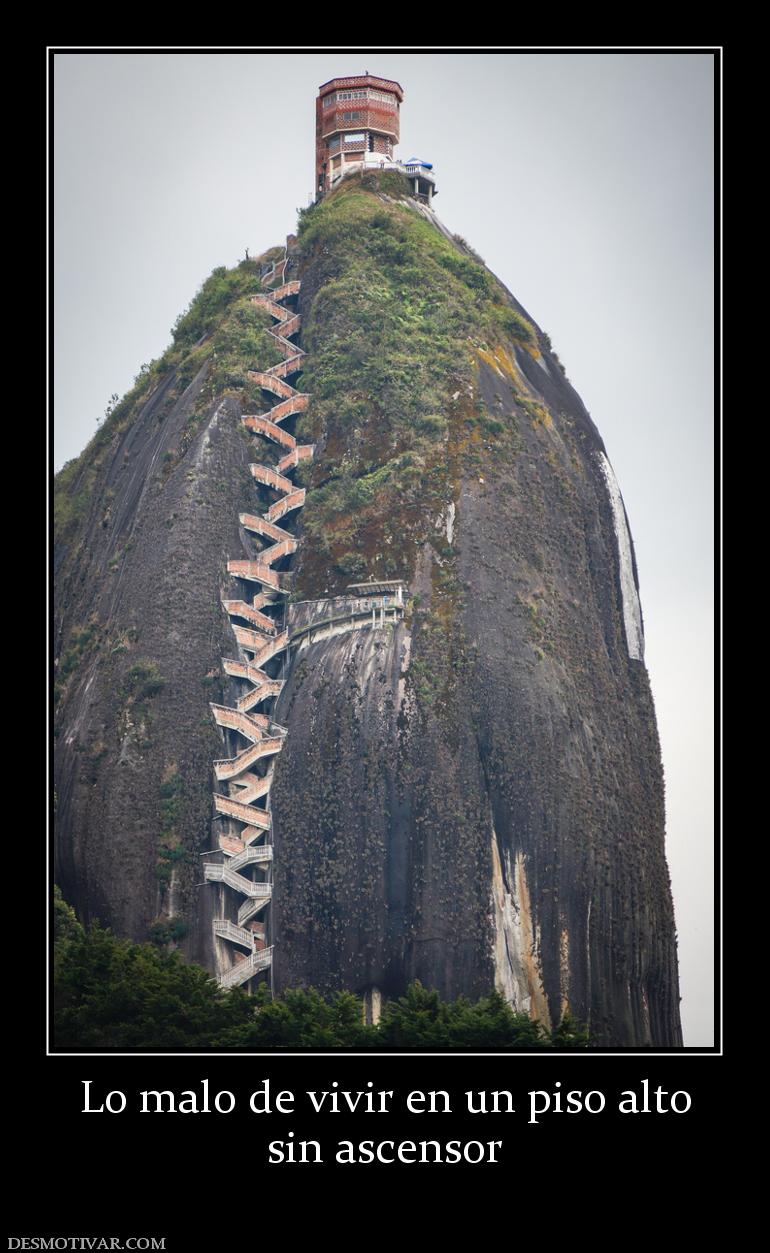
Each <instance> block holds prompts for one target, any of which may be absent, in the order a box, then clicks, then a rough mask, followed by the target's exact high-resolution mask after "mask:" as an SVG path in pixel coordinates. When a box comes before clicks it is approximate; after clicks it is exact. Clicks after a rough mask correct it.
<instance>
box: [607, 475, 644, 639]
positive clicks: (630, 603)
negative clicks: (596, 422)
mask: <svg viewBox="0 0 770 1253" xmlns="http://www.w3.org/2000/svg"><path fill="white" fill-rule="evenodd" d="M596 455H597V457H598V460H599V467H600V469H601V472H602V474H603V476H604V481H605V483H606V484H607V491H608V492H609V497H610V504H611V505H612V520H613V523H614V525H615V537H616V539H617V541H618V562H619V565H620V592H621V596H622V598H623V625H624V626H625V629H626V644H627V646H628V655H629V657H631V658H632V659H633V660H634V661H641V660H642V658H643V656H644V634H643V631H642V610H641V606H640V604H639V594H638V592H637V590H636V583H635V582H634V565H633V561H632V558H631V536H630V535H629V533H628V523H627V522H626V511H625V509H624V507H623V497H622V496H621V494H620V488H619V487H618V480H617V479H616V478H615V471H614V470H613V468H612V466H611V465H610V463H609V461H608V460H607V458H606V457H605V455H604V453H603V452H597V454H596Z"/></svg>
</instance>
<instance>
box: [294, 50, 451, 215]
mask: <svg viewBox="0 0 770 1253" xmlns="http://www.w3.org/2000/svg"><path fill="white" fill-rule="evenodd" d="M403 99H404V92H403V89H402V87H401V85H400V83H397V82H395V80H393V79H390V78H378V77H377V76H376V75H374V74H359V75H356V76H353V77H351V78H332V79H330V80H329V82H328V83H323V84H322V86H321V87H319V89H318V98H317V99H316V146H315V147H316V169H315V195H316V199H317V200H320V199H322V197H323V196H324V195H325V194H326V192H328V191H329V190H330V189H331V188H332V187H333V186H334V185H335V184H336V183H337V182H339V180H340V179H341V178H344V177H345V175H346V174H351V173H353V172H354V171H358V170H362V169H366V168H372V169H391V170H392V169H395V170H398V171H400V172H401V173H404V174H406V175H407V176H408V177H409V178H410V180H411V181H412V183H413V185H414V194H415V196H416V197H417V198H418V199H420V200H423V201H425V202H426V203H427V204H430V202H431V199H432V197H433V196H434V195H435V194H436V181H435V178H434V176H433V167H432V165H431V164H430V163H429V162H427V161H420V160H417V158H413V159H412V160H411V161H409V162H407V163H401V162H398V161H396V160H395V157H394V151H395V148H396V145H397V144H398V141H399V112H400V108H401V102H402V100H403Z"/></svg>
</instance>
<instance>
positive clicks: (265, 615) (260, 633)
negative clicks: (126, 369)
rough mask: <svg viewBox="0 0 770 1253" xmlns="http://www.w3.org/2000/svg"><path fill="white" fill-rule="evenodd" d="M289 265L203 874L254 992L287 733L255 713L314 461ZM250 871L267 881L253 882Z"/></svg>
mask: <svg viewBox="0 0 770 1253" xmlns="http://www.w3.org/2000/svg"><path fill="white" fill-rule="evenodd" d="M286 263H287V252H286V250H285V251H284V255H283V258H282V259H281V260H280V261H278V262H274V263H273V267H272V269H271V270H270V272H269V273H268V274H267V275H265V276H264V277H263V279H262V285H263V287H265V288H266V289H267V290H266V291H265V292H264V293H260V294H259V295H256V296H252V298H251V302H252V304H255V305H259V306H260V307H261V308H263V309H267V310H268V312H269V313H270V314H271V316H272V317H273V318H274V319H275V321H276V323H277V325H276V326H275V327H273V328H272V329H271V331H270V334H271V335H272V336H273V338H274V340H275V342H276V344H277V345H278V347H279V349H280V350H281V353H282V355H283V358H284V359H283V361H281V362H279V363H278V365H274V366H272V367H271V368H270V369H269V370H263V371H260V370H251V371H249V372H248V377H249V379H250V380H251V381H252V382H253V383H255V384H256V385H257V386H258V387H260V388H262V390H263V391H265V392H268V393H270V394H271V395H272V396H274V397H276V404H274V405H273V407H272V408H271V409H269V410H268V411H267V412H266V413H262V414H249V415H247V416H245V417H244V418H243V419H242V421H243V424H244V426H246V427H247V428H248V429H249V430H250V431H252V432H253V434H255V435H261V436H263V437H264V438H265V439H267V440H270V441H271V443H274V444H277V445H278V446H279V448H281V449H282V450H283V455H282V456H281V457H280V459H279V460H278V462H277V463H276V464H275V465H274V466H271V465H261V464H253V465H251V466H250V470H251V473H252V475H253V477H254V480H255V483H258V484H260V486H261V487H262V488H263V489H267V490H268V491H270V492H274V493H275V494H276V499H275V500H274V501H273V503H272V504H270V505H269V507H268V508H267V510H266V511H265V512H264V513H261V514H258V513H242V514H240V515H239V519H240V523H241V526H242V527H243V528H244V530H246V531H248V532H249V534H250V535H252V536H254V537H255V538H256V540H257V541H258V542H260V543H262V544H263V547H262V548H261V549H260V551H259V553H258V555H257V556H256V557H255V558H254V559H252V560H245V561H244V560H237V561H228V563H227V570H228V573H229V574H230V575H231V576H232V577H233V578H234V579H236V580H238V582H239V585H240V587H243V585H244V584H245V585H246V586H248V585H249V584H255V583H256V584H257V585H258V586H259V589H260V590H259V591H258V592H257V594H256V595H254V596H253V597H252V599H251V600H248V599H247V596H248V595H249V593H248V592H246V591H240V590H239V592H238V595H237V597H235V598H234V599H232V600H229V599H228V600H223V601H222V606H223V608H224V609H225V611H226V612H227V613H228V614H229V615H230V620H231V623H232V627H233V633H234V635H235V639H236V642H237V644H238V648H239V658H238V660H231V659H229V658H223V660H222V665H223V667H224V670H225V673H226V674H227V675H229V676H230V677H232V678H236V679H240V680H242V681H243V684H244V688H243V691H242V693H241V695H240V696H239V697H238V699H237V701H236V704H235V706H234V707H232V708H230V707H227V706H224V705H212V706H211V710H212V713H213V715H214V718H215V719H216V722H217V725H218V726H220V727H222V728H223V729H224V730H226V731H228V732H231V733H234V734H235V735H237V736H240V737H241V739H242V740H244V741H245V746H243V747H242V748H241V749H240V750H239V751H238V752H236V754H235V756H234V757H229V758H224V759H223V760H220V761H215V762H214V773H215V775H216V778H217V782H218V783H220V784H222V785H224V790H223V791H221V792H215V793H214V806H215V810H216V816H217V818H219V819H221V820H222V821H223V823H225V824H226V825H225V829H224V830H223V831H222V833H221V834H220V835H219V850H218V851H219V852H221V853H222V854H223V855H224V860H223V861H219V862H217V863H208V864H207V865H206V866H205V867H204V873H205V878H206V881H207V882H209V883H218V884H222V885H224V886H226V887H227V888H229V889H231V891H232V892H234V893H236V894H237V897H236V898H235V899H236V901H237V900H238V898H240V902H241V903H240V904H235V905H233V909H234V910H235V911H236V916H235V917H234V918H218V919H216V920H215V921H214V923H213V930H214V935H215V936H216V937H217V938H218V939H220V940H224V941H226V942H227V944H228V948H229V950H230V953H231V956H232V964H231V965H230V966H228V967H227V968H226V969H225V970H224V971H223V972H220V974H219V983H220V985H221V986H222V987H236V986H237V985H239V984H243V983H247V982H248V980H250V979H252V978H253V977H254V975H256V974H258V973H259V972H260V971H262V970H268V969H269V968H270V967H271V965H272V959H273V949H272V946H270V947H265V923H264V922H260V921H257V919H258V918H259V915H262V916H263V917H265V916H266V914H267V912H268V907H269V905H270V900H271V897H272V863H273V848H272V839H271V834H272V819H271V815H270V785H271V782H272V776H273V761H274V758H275V755H276V754H277V753H280V751H281V749H282V748H283V745H284V742H285V738H286V728H285V727H281V726H279V725H278V724H277V723H275V722H274V721H273V720H272V718H271V716H270V713H269V712H264V711H263V712H261V713H254V712H252V711H253V710H256V709H257V708H258V707H259V706H262V707H263V708H266V709H267V710H270V709H272V707H273V702H274V701H275V700H276V698H277V697H278V695H279V694H280V692H281V689H282V688H283V680H282V679H281V678H280V677H278V676H276V675H271V674H270V673H269V672H268V670H267V669H265V668H264V667H267V666H269V665H270V663H271V662H272V661H273V659H274V658H275V657H277V656H279V655H280V654H281V653H282V652H283V651H284V650H285V649H286V647H287V645H288V642H289V636H288V632H286V631H279V630H278V627H277V624H276V622H275V620H274V619H273V618H272V617H271V616H270V615H271V614H272V613H274V612H275V611H276V610H281V609H282V603H283V602H282V599H281V598H282V597H283V596H284V595H285V594H286V592H285V589H284V588H283V587H282V586H281V575H280V573H279V572H278V571H276V570H274V569H273V566H274V565H275V564H276V563H277V562H278V561H280V560H281V559H282V558H284V557H290V556H291V555H292V554H293V553H295V552H296V550H297V540H296V538H295V536H294V535H292V534H291V533H290V532H289V531H287V530H285V529H284V528H283V527H281V526H279V525H278V522H279V520H281V519H283V518H285V517H286V515H287V514H289V513H291V512H292V511H293V510H295V509H299V508H301V507H302V505H304V503H305V491H304V489H303V488H296V487H295V486H294V484H293V483H292V482H291V479H290V478H288V477H287V476H288V475H290V474H291V472H292V471H293V470H294V469H295V468H296V467H297V466H298V465H299V463H300V461H304V460H306V459H307V458H310V457H312V456H313V452H314V445H313V444H298V443H297V441H296V439H295V438H294V436H293V435H291V434H290V433H289V432H288V431H287V430H285V429H284V427H283V426H282V425H281V423H282V422H284V421H285V420H286V419H287V418H291V417H294V416H295V415H296V414H298V413H303V412H304V411H305V409H306V408H307V405H308V401H309V399H310V398H309V396H308V395H306V394H305V393H302V392H298V391H296V390H295V389H294V388H293V387H292V386H291V384H290V383H288V382H287V381H286V380H287V379H288V378H290V377H291V376H292V375H294V374H296V373H298V371H299V370H301V368H302V358H303V357H304V355H305V354H304V353H303V351H302V349H301V348H299V347H297V345H296V344H293V343H291V340H292V338H293V337H294V336H295V335H297V333H298V332H299V329H300V318H299V315H298V314H297V313H294V312H293V311H292V310H290V309H287V308H286V307H285V304H284V302H285V301H287V300H289V299H291V298H292V297H294V296H296V295H297V293H298V292H299V289H300V283H299V281H298V280H294V281H292V282H289V283H287V282H285V281H281V282H280V285H279V286H277V287H271V284H272V283H273V282H275V280H276V279H279V280H285V272H286ZM242 871H245V873H242ZM252 871H254V872H255V873H256V874H257V875H258V876H259V875H263V874H264V875H265V877H264V878H256V879H255V878H252V877H251V874H252ZM225 895H226V896H227V897H228V899H232V898H231V897H229V894H227V893H225Z"/></svg>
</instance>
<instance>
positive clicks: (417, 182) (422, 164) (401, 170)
mask: <svg viewBox="0 0 770 1253" xmlns="http://www.w3.org/2000/svg"><path fill="white" fill-rule="evenodd" d="M380 170H395V172H396V173H397V174H405V175H406V177H407V178H408V179H409V181H410V183H411V184H412V187H413V189H414V196H415V199H416V200H422V201H423V202H424V203H425V204H427V205H430V204H431V202H432V200H433V197H434V196H437V195H438V188H437V186H436V175H435V174H434V172H433V166H432V165H431V164H430V162H428V161H417V160H414V161H387V160H383V158H382V157H380V156H378V155H377V153H376V152H365V153H364V154H363V157H362V159H360V160H353V161H345V162H344V164H343V165H342V166H341V167H340V170H339V172H338V173H336V174H333V175H332V179H331V186H332V187H336V186H337V184H338V183H339V182H340V181H341V180H342V179H343V178H347V176H348V175H349V174H361V173H367V172H368V171H371V172H374V173H377V172H378V171H380Z"/></svg>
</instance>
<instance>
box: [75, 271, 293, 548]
mask: <svg viewBox="0 0 770 1253" xmlns="http://www.w3.org/2000/svg"><path fill="white" fill-rule="evenodd" d="M281 251H282V250H281V249H271V250H270V251H269V252H267V253H265V254H264V255H263V256H262V257H258V258H255V259H251V260H249V261H241V262H240V264H239V265H237V266H235V267H233V268H232V269H228V268H227V267H226V266H218V267H217V269H215V270H213V271H212V273H211V275H210V276H209V277H208V278H207V279H206V281H205V282H204V283H203V285H202V286H201V288H200V290H199V291H198V292H197V294H196V295H195V297H194V298H193V300H192V301H191V302H190V305H189V307H188V308H187V309H186V310H185V312H184V313H182V314H181V315H180V316H179V318H177V321H176V322H175V324H174V326H173V327H172V330H171V334H172V343H171V344H170V346H169V347H168V348H167V349H166V351H165V352H164V353H163V354H162V356H160V357H158V358H157V359H156V360H155V361H152V362H150V363H149V364H145V365H143V366H142V367H141V369H140V371H139V373H138V374H137V376H136V378H135V380H134V384H133V386H132V387H131V388H130V390H129V391H128V392H126V394H125V396H123V398H122V399H120V400H119V399H118V397H117V396H113V397H112V399H111V400H110V403H109V404H108V406H107V409H106V411H105V415H104V418H103V420H100V421H99V426H98V430H97V432H96V434H95V435H94V437H93V439H92V440H91V441H90V442H89V444H88V445H87V447H86V448H85V449H84V450H83V452H82V453H81V454H80V456H79V457H75V458H74V459H73V460H72V461H68V462H67V464H66V465H65V466H64V467H63V468H62V469H61V470H60V472H59V473H58V474H57V476H56V478H55V481H54V538H55V542H56V543H57V544H63V543H65V542H67V541H69V540H71V539H72V537H73V535H74V534H75V533H76V531H77V528H78V525H79V524H80V523H81V522H82V521H83V519H84V518H85V517H86V515H87V513H88V510H89V507H90V505H91V503H92V501H93V499H94V490H95V488H96V486H97V484H98V482H99V478H100V471H101V470H102V469H103V467H104V466H105V464H108V463H109V459H110V458H111V456H112V455H113V454H114V452H115V450H116V449H117V447H118V441H119V437H120V436H121V435H122V434H123V433H124V432H125V431H126V430H128V428H129V427H130V426H131V424H132V423H133V421H134V420H135V418H136V416H137V413H138V412H139V410H140V408H141V407H142V406H143V405H145V404H146V403H147V402H148V401H149V400H150V399H151V398H152V397H153V395H154V394H155V393H156V391H157V390H158V388H160V387H164V388H165V392H164V396H163V401H162V405H161V408H160V410H159V413H158V421H159V422H162V421H163V420H164V419H165V417H167V415H168V413H169V412H170V411H171V409H172V408H173V406H174V404H175V403H176V402H177V400H178V399H179V397H180V396H181V395H182V393H183V392H184V391H185V389H186V388H187V387H188V385H189V384H190V383H191V382H192V380H193V379H194V378H195V376H196V375H197V374H198V372H199V371H200V370H201V369H202V368H203V367H204V366H208V373H207V376H206V386H205V388H204V389H203V390H202V394H201V397H200V398H199V402H198V405H197V406H196V408H195V410H194V411H193V413H192V415H191V419H190V421H189V423H188V428H187V430H186V432H185V435H184V437H183V440H182V442H181V446H180V447H178V448H176V449H174V450H168V451H167V453H166V454H165V458H164V465H163V470H164V472H165V473H166V474H167V473H169V472H170V470H171V469H173V466H174V465H175V464H176V463H177V462H178V461H179V459H180V458H181V457H182V456H183V455H184V451H185V449H186V447H187V446H188V445H189V443H190V441H191V439H192V437H194V435H195V433H196V431H197V429H198V426H199V424H200V420H201V418H202V416H203V414H204V413H205V411H206V409H207V408H208V407H209V405H210V404H211V402H212V401H213V400H214V398H215V397H216V396H217V395H218V394H219V393H221V392H223V391H225V390H235V389H242V388H245V387H246V383H247V380H246V378H245V371H246V370H247V369H267V368H268V367H269V366H271V365H275V364H276V363H277V362H278V361H280V359H281V356H280V353H279V352H278V350H277V348H276V346H275V342H274V340H273V339H272V337H271V336H270V335H268V333H267V328H268V327H269V326H270V325H271V324H272V319H271V318H270V315H269V314H268V313H267V312H266V311H265V310H264V309H259V308H257V307H256V306H254V305H251V304H249V301H248V297H249V296H250V295H253V294H255V293H256V292H258V291H261V290H262V287H261V284H260V281H259V274H260V270H261V268H262V266H263V264H264V263H265V261H269V260H272V259H273V258H274V256H277V255H279V254H280V253H281Z"/></svg>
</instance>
